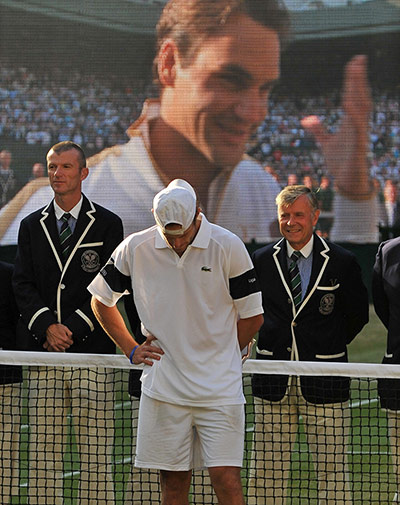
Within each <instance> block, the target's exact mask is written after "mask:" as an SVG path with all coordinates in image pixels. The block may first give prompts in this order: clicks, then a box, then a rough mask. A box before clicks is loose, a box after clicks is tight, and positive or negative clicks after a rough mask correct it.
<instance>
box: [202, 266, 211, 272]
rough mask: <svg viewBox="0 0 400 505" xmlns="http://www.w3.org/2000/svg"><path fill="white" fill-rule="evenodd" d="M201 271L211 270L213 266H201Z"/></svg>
mask: <svg viewBox="0 0 400 505" xmlns="http://www.w3.org/2000/svg"><path fill="white" fill-rule="evenodd" d="M201 271H202V272H211V267H206V266H204V267H201Z"/></svg>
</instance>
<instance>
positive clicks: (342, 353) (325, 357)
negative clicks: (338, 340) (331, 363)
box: [315, 351, 346, 359]
mask: <svg viewBox="0 0 400 505" xmlns="http://www.w3.org/2000/svg"><path fill="white" fill-rule="evenodd" d="M345 355H346V353H345V352H344V351H343V352H339V353H338V354H316V355H315V357H316V358H318V359H335V358H343V356H345Z"/></svg>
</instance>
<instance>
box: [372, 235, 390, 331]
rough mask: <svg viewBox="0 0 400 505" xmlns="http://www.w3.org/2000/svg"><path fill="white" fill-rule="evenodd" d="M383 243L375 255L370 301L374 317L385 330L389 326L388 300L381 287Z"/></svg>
mask: <svg viewBox="0 0 400 505" xmlns="http://www.w3.org/2000/svg"><path fill="white" fill-rule="evenodd" d="M382 255H383V243H382V244H380V246H379V248H378V252H377V253H376V258H375V264H374V269H373V272H372V301H373V303H374V308H375V312H376V315H377V316H378V317H379V319H380V320H381V321H382V323H383V324H384V325H385V327H386V328H388V326H389V312H390V311H389V300H388V298H387V296H386V293H385V289H384V286H383V265H382V261H383V258H382Z"/></svg>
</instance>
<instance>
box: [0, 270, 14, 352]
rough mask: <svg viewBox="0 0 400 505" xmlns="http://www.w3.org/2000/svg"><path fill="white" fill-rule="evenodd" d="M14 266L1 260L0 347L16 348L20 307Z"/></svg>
mask: <svg viewBox="0 0 400 505" xmlns="http://www.w3.org/2000/svg"><path fill="white" fill-rule="evenodd" d="M12 274H13V266H12V265H11V264H8V263H4V262H0V281H1V289H0V347H1V348H2V349H15V348H16V344H15V334H16V327H17V319H18V308H17V304H16V303H15V297H14V294H13V290H12V284H11V279H12Z"/></svg>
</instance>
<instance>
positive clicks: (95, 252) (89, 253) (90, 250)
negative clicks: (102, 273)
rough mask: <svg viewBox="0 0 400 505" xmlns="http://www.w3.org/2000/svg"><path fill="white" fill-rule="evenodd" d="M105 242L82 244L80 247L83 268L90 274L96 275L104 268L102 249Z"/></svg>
mask: <svg viewBox="0 0 400 505" xmlns="http://www.w3.org/2000/svg"><path fill="white" fill-rule="evenodd" d="M102 246H103V242H92V243H90V244H81V245H80V246H79V247H78V251H77V253H78V254H79V258H80V263H81V268H82V270H83V271H84V272H86V273H88V274H93V273H96V272H98V271H99V270H100V268H101V267H102V266H103V265H102V264H101V259H100V254H99V252H100V249H101V247H102Z"/></svg>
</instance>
